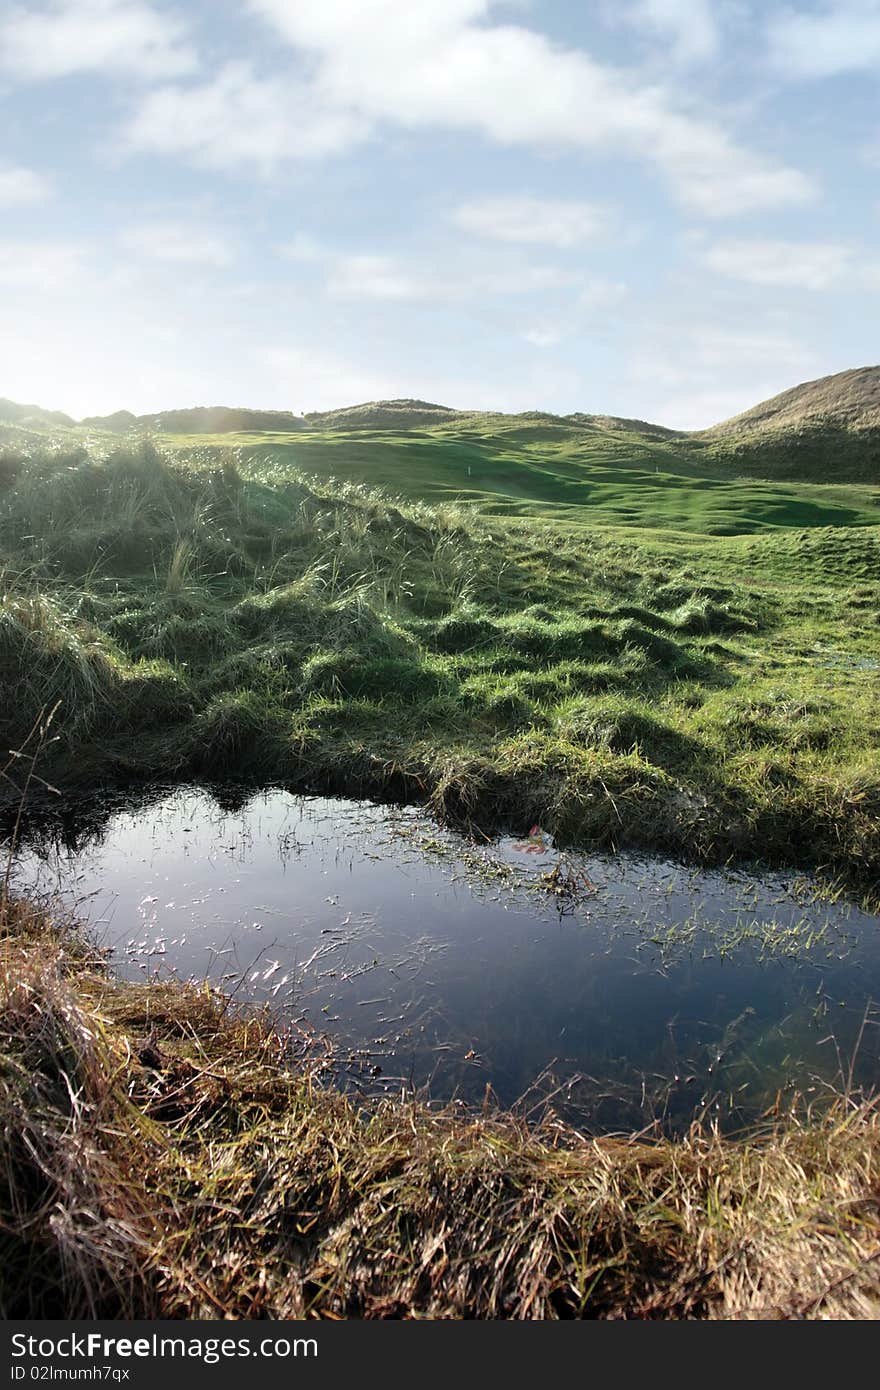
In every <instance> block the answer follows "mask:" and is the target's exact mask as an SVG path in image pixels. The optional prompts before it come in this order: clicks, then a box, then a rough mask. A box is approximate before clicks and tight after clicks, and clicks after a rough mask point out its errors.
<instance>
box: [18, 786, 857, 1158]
mask: <svg viewBox="0 0 880 1390" xmlns="http://www.w3.org/2000/svg"><path fill="white" fill-rule="evenodd" d="M15 878H16V886H17V887H18V888H19V889H20V890H22V891H34V890H35V891H37V892H40V893H52V894H58V895H60V897H61V899H62V900H63V901H64V903H65V904H66V905H68V906H70V907H74V908H75V909H76V910H77V911H78V913H79V914H80V915H81V916H83V917H85V918H86V919H87V920H88V921H89V922H90V924H91V927H92V930H93V933H94V934H95V935H96V936H97V938H98V939H99V940H100V942H101V944H102V945H104V946H106V947H107V948H109V949H110V950H111V953H112V960H113V962H114V963H115V965H116V967H117V968H118V970H119V971H120V972H121V973H122V974H124V975H126V976H128V977H131V978H144V977H148V976H150V975H152V974H160V975H164V974H166V973H168V972H174V973H175V974H177V975H179V976H183V977H193V978H196V979H208V980H211V981H213V982H215V983H216V984H218V985H222V987H223V988H225V989H227V990H231V991H234V992H235V993H236V995H237V997H238V998H240V999H248V1000H252V1001H257V1002H263V1001H265V1002H268V1003H269V1004H270V1005H272V1006H273V1008H274V1009H275V1010H276V1011H277V1012H278V1015H279V1018H280V1019H281V1020H282V1021H283V1022H284V1023H285V1025H287V1026H289V1027H290V1028H291V1029H292V1031H293V1033H294V1034H295V1036H296V1038H297V1039H299V1040H301V1041H302V1040H304V1039H305V1040H308V1041H309V1042H310V1045H312V1046H314V1047H315V1048H316V1049H317V1050H319V1051H321V1050H324V1049H326V1050H327V1054H328V1063H327V1065H328V1071H330V1072H332V1074H333V1076H334V1077H335V1079H336V1080H337V1081H339V1082H340V1083H341V1084H343V1085H345V1086H346V1087H348V1088H351V1089H354V1090H361V1091H364V1092H365V1093H367V1092H368V1093H375V1092H389V1093H392V1094H396V1093H399V1092H400V1091H401V1090H406V1091H411V1090H413V1089H417V1090H420V1091H421V1092H422V1093H423V1094H425V1095H427V1096H429V1097H430V1098H431V1099H434V1100H437V1101H448V1100H459V1101H461V1102H462V1103H467V1104H474V1103H481V1102H482V1101H484V1100H485V1098H486V1097H487V1095H488V1096H489V1097H490V1098H494V1099H495V1100H497V1101H500V1102H501V1103H503V1104H505V1105H518V1106H519V1107H520V1109H521V1110H522V1112H523V1113H526V1114H529V1115H532V1116H537V1115H538V1114H541V1113H546V1110H547V1107H548V1106H550V1107H552V1108H553V1109H554V1110H555V1111H556V1112H558V1113H559V1114H561V1115H562V1116H563V1117H564V1118H566V1119H568V1120H572V1121H574V1122H576V1123H579V1124H582V1125H583V1126H585V1127H587V1128H589V1129H591V1130H594V1131H612V1130H619V1129H624V1130H628V1131H629V1130H632V1129H634V1128H641V1127H643V1126H645V1125H648V1124H651V1123H652V1122H659V1123H661V1124H662V1125H663V1126H664V1127H665V1128H666V1129H668V1130H670V1131H677V1130H681V1129H682V1128H683V1127H686V1126H687V1125H688V1124H689V1123H690V1122H691V1120H692V1119H693V1118H694V1117H695V1115H700V1114H702V1115H704V1116H707V1117H710V1118H717V1119H718V1121H719V1122H720V1123H721V1124H722V1125H723V1126H724V1127H725V1128H727V1129H734V1128H736V1127H737V1126H739V1125H741V1124H742V1123H745V1122H748V1121H751V1120H754V1119H755V1118H756V1117H758V1116H760V1115H761V1114H762V1113H763V1112H765V1111H766V1110H767V1109H768V1108H772V1107H774V1106H776V1105H779V1104H784V1103H786V1101H787V1099H788V1098H789V1097H790V1096H791V1095H792V1094H794V1093H795V1092H797V1093H800V1094H806V1095H808V1096H820V1095H821V1094H822V1093H823V1091H825V1090H826V1089H827V1087H828V1086H840V1085H841V1084H844V1085H853V1086H868V1087H870V1086H873V1085H874V1084H875V1082H876V1081H877V1079H878V1077H880V1029H878V1027H877V1023H876V1021H875V1020H876V1019H877V1018H878V1017H880V1015H876V1014H875V1010H874V1001H880V930H878V928H880V919H878V918H877V917H872V916H870V915H869V914H866V913H863V912H860V911H859V910H857V909H856V908H854V907H851V906H849V905H847V904H832V905H829V904H828V903H823V902H820V901H818V900H816V899H815V897H814V896H813V895H812V894H811V892H810V888H809V884H807V883H804V882H803V881H800V882H798V881H795V880H794V879H792V878H790V877H789V878H786V877H782V876H773V877H768V876H766V875H763V876H761V877H757V876H754V875H751V874H750V873H748V872H739V871H738V872H726V871H725V872H697V871H695V870H693V869H689V868H685V867H682V866H680V865H677V864H673V863H668V862H664V861H661V860H657V859H647V858H639V857H636V856H631V855H626V856H610V855H607V856H606V855H590V854H587V855H574V854H568V853H566V854H564V855H560V854H558V853H557V852H556V851H555V850H554V849H553V848H552V846H549V845H548V844H546V842H542V841H541V840H540V838H539V837H537V836H536V837H534V838H533V839H532V840H530V839H529V838H528V835H527V832H523V836H522V837H521V838H519V839H516V838H513V837H511V838H502V839H500V840H499V841H497V842H495V843H492V844H486V845H483V846H479V845H474V844H473V843H471V842H470V841H468V840H466V839H464V838H463V837H461V836H459V835H456V834H455V833H453V832H451V831H444V830H441V829H438V827H437V826H436V825H435V824H434V823H433V822H432V821H430V820H429V819H428V818H427V817H426V816H424V815H423V814H422V813H420V812H418V811H415V810H412V809H394V808H391V809H389V808H388V807H380V806H375V805H373V804H371V803H367V802H351V801H337V800H332V801H331V800H326V799H321V798H317V797H315V798H312V797H306V798H303V797H296V796H293V795H291V794H288V793H286V792H284V791H278V790H275V791H269V792H264V793H260V794H258V795H255V796H251V797H249V798H247V799H245V798H244V797H243V796H239V795H236V794H235V793H219V794H214V795H212V794H211V793H209V792H208V791H206V790H203V789H199V788H187V789H183V790H180V789H178V790H174V791H168V792H167V793H162V794H157V795H154V796H152V797H142V798H140V799H139V800H132V799H131V798H129V799H128V800H126V799H120V800H119V801H118V803H116V804H113V803H110V804H108V803H107V802H106V800H105V801H104V802H103V803H102V804H101V805H100V806H98V805H96V804H95V803H94V802H89V801H82V802H79V803H71V804H68V805H66V806H65V808H64V811H63V813H56V814H54V815H52V816H51V817H36V818H35V819H34V820H33V821H32V822H31V823H30V824H29V826H28V827H27V830H26V835H25V839H24V843H23V845H22V847H21V851H20V853H19V856H18V859H17V864H16V874H15Z"/></svg>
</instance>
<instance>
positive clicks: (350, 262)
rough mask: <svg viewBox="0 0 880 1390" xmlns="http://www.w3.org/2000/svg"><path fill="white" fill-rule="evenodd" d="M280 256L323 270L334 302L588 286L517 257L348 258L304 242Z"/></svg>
mask: <svg viewBox="0 0 880 1390" xmlns="http://www.w3.org/2000/svg"><path fill="white" fill-rule="evenodd" d="M281 254H282V255H283V256H285V257H286V258H287V259H289V260H292V261H293V262H294V263H298V264H300V265H302V266H314V267H316V268H318V271H319V273H320V274H321V275H322V278H323V281H324V284H325V286H326V289H327V292H328V294H329V295H330V296H331V297H332V298H334V299H365V300H366V299H377V300H389V301H394V300H398V301H406V300H408V301H410V302H418V303H422V304H454V303H457V304H462V303H464V304H473V303H482V302H485V301H488V300H490V299H494V298H505V297H507V296H521V295H528V294H541V293H545V292H549V291H553V290H561V289H566V288H572V287H575V288H576V287H578V286H581V285H584V277H583V275H582V273H581V272H580V271H578V270H572V269H568V268H566V267H562V266H554V265H540V264H536V265H533V264H530V263H529V262H527V261H523V260H522V259H520V258H519V257H517V256H514V257H510V256H508V257H505V258H504V259H503V260H499V259H497V258H496V259H494V260H492V261H491V262H486V261H485V260H483V259H477V260H464V261H462V260H461V259H460V258H459V260H457V261H456V262H454V263H449V262H447V261H446V260H445V259H442V258H436V257H435V258H433V259H432V258H430V257H423V258H420V259H413V258H409V257H401V256H389V255H377V254H357V253H355V254H349V253H347V252H340V251H337V250H332V249H330V248H322V247H321V246H319V245H318V243H317V242H314V241H312V240H311V239H310V238H303V237H297V238H295V239H294V240H293V242H291V243H289V244H288V245H287V246H283V247H282V248H281Z"/></svg>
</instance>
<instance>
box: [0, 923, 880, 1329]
mask: <svg viewBox="0 0 880 1390" xmlns="http://www.w3.org/2000/svg"><path fill="white" fill-rule="evenodd" d="M0 933H2V946H0V952H2V955H0V958H2V973H0V1312H2V1314H3V1315H4V1316H6V1317H11V1316H17V1317H29V1316H30V1317H32V1316H54V1317H77V1316H96V1315H102V1316H110V1317H114V1316H115V1317H129V1318H131V1317H144V1316H158V1317H171V1318H179V1317H204V1316H208V1317H232V1318H236V1317H237V1318H253V1317H272V1318H285V1317H294V1318H299V1317H325V1316H326V1317H334V1318H338V1317H401V1318H406V1317H434V1318H513V1319H547V1318H551V1319H552V1318H577V1317H588V1318H589V1317H592V1318H713V1319H718V1318H722V1319H730V1318H773V1319H778V1318H795V1319H801V1318H832V1319H849V1318H870V1317H876V1316H877V1315H878V1313H880V1210H878V1197H877V1194H878V1179H880V1116H878V1111H877V1108H876V1106H875V1105H874V1104H873V1103H871V1102H870V1101H867V1100H860V1099H858V1098H857V1097H854V1096H838V1097H836V1098H833V1099H830V1100H829V1101H828V1102H827V1103H826V1104H825V1105H824V1106H823V1107H822V1108H819V1107H818V1106H817V1107H814V1108H813V1110H812V1111H806V1110H801V1109H798V1108H796V1107H793V1108H791V1109H790V1110H788V1111H786V1112H785V1113H778V1114H774V1115H772V1116H768V1118H767V1120H766V1122H765V1124H764V1125H763V1126H762V1127H761V1128H760V1129H759V1130H757V1131H755V1132H752V1133H749V1134H745V1135H742V1136H740V1137H738V1138H732V1139H726V1138H722V1137H721V1136H720V1135H719V1134H718V1133H717V1132H715V1131H713V1130H711V1129H707V1128H704V1127H700V1126H696V1125H695V1126H694V1128H693V1129H692V1130H691V1131H690V1133H689V1134H688V1135H687V1136H686V1137H685V1138H684V1139H682V1140H678V1141H672V1140H664V1139H659V1138H658V1139H654V1140H651V1139H649V1138H647V1137H645V1136H641V1137H639V1136H635V1137H632V1138H605V1139H589V1138H585V1137H583V1136H581V1135H578V1134H576V1133H574V1132H573V1131H571V1130H569V1129H567V1128H565V1127H564V1126H563V1125H561V1124H560V1123H558V1122H556V1121H555V1120H554V1119H553V1117H552V1115H551V1116H549V1117H548V1118H547V1119H546V1120H545V1121H544V1124H543V1126H542V1127H541V1129H539V1130H538V1131H537V1132H534V1131H531V1130H529V1129H528V1128H527V1127H526V1126H525V1124H524V1123H522V1122H521V1121H519V1120H517V1119H516V1118H514V1117H513V1116H511V1115H509V1114H507V1115H505V1114H500V1113H495V1112H493V1111H491V1109H488V1108H487V1109H486V1110H485V1112H484V1113H482V1114H479V1115H475V1114H472V1113H462V1112H458V1111H456V1110H454V1109H445V1110H442V1111H437V1110H433V1109H431V1108H429V1107H427V1106H425V1105H423V1104H420V1103H418V1102H414V1101H411V1100H404V1099H400V1100H396V1101H395V1100H386V1101H383V1102H381V1103H379V1102H377V1103H375V1104H369V1105H367V1104H364V1103H359V1104H354V1103H353V1102H352V1101H351V1100H350V1099H348V1098H346V1097H345V1096H343V1095H340V1094H338V1093H335V1092H333V1091H328V1090H326V1089H324V1088H322V1086H321V1085H320V1084H319V1080H318V1072H319V1068H320V1062H321V1059H320V1058H315V1057H314V1056H313V1055H312V1053H311V1051H310V1049H309V1047H307V1046H305V1045H304V1044H303V1040H301V1039H300V1040H297V1039H292V1038H289V1037H287V1038H285V1037H282V1036H280V1035H279V1034H278V1033H276V1032H274V1031H273V1029H272V1027H271V1026H270V1024H269V1021H268V1020H267V1019H266V1018H265V1017H253V1016H249V1015H247V1014H244V1013H239V1012H236V1011H235V1010H234V1009H233V1008H232V1007H231V1006H230V1004H229V1001H228V1000H225V999H223V998H222V997H220V996H219V995H217V994H215V993H212V992H210V991H207V990H206V989H200V990H197V989H194V988H191V987H184V986H181V985H177V984H173V983H168V984H162V985H159V984H155V983H154V984H150V985H143V986H134V985H127V984H124V983H116V982H113V981H111V980H110V979H109V978H108V977H107V976H106V975H105V973H104V972H103V970H102V968H101V963H100V961H99V960H98V959H96V958H95V957H94V956H93V955H92V954H91V953H90V952H89V950H88V948H87V946H86V944H85V943H84V941H83V940H82V939H81V938H80V937H79V936H78V935H77V934H76V933H75V932H71V931H70V930H69V929H64V930H62V929H60V928H58V927H56V926H55V925H54V924H53V923H52V922H51V921H50V920H49V919H48V918H47V917H46V916H45V915H43V914H41V913H40V912H38V911H36V910H35V909H32V908H28V907H27V906H24V905H20V904H9V903H7V904H6V906H5V907H4V909H3V913H2V921H0ZM310 1057H311V1060H310Z"/></svg>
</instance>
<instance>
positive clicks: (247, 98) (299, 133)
mask: <svg viewBox="0 0 880 1390" xmlns="http://www.w3.org/2000/svg"><path fill="white" fill-rule="evenodd" d="M366 133H367V130H366V127H365V123H364V121H363V120H362V119H361V118H359V117H357V116H356V115H353V114H352V113H350V112H348V111H346V110H344V109H341V108H336V107H331V106H328V105H327V104H326V103H322V102H321V101H320V99H319V97H318V96H317V95H316V94H315V92H314V91H313V90H312V89H311V88H310V87H309V86H308V85H307V84H306V83H305V82H301V81H298V80H296V79H294V78H290V79H282V78H269V77H266V76H263V75H259V74H258V73H257V72H256V71H255V69H254V68H253V66H252V65H251V64H249V63H245V62H235V63H229V64H228V65H227V66H225V67H224V68H222V69H221V70H220V72H218V73H217V74H216V75H215V76H214V77H212V78H210V79H209V80H208V81H206V82H200V83H197V84H196V85H194V86H186V87H184V86H173V85H165V86H162V87H159V88H157V89H155V90H154V91H151V92H149V93H148V94H147V95H146V96H145V97H144V99H143V100H142V102H141V103H140V104H139V106H138V108H137V110H136V112H135V113H134V115H133V117H132V119H131V120H130V121H129V123H128V125H127V127H126V129H125V131H124V133H123V137H122V145H123V148H124V149H127V150H129V151H146V152H150V153H153V154H166V155H183V156H185V157H187V158H189V159H191V160H192V161H193V163H195V164H198V165H201V166H202V167H204V168H207V169H242V168H244V169H245V170H249V171H251V172H256V173H259V174H262V175H263V176H268V175H271V174H272V173H274V172H275V171H277V169H278V166H279V164H281V163H283V162H284V161H286V160H295V159H307V160H314V159H323V158H325V157H326V156H327V155H332V154H341V153H343V152H344V151H347V150H350V149H351V148H352V147H353V146H354V145H356V144H357V143H358V142H359V141H360V140H362V139H363V138H364V136H365V135H366Z"/></svg>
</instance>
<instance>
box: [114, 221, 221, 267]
mask: <svg viewBox="0 0 880 1390" xmlns="http://www.w3.org/2000/svg"><path fill="white" fill-rule="evenodd" d="M122 244H123V246H125V247H126V249H127V250H129V251H132V252H134V253H135V255H138V256H143V257H145V258H146V259H147V260H153V261H167V262H172V263H178V264H184V265H187V264H188V265H210V266H215V267H222V266H227V265H229V264H230V263H231V261H232V259H233V253H232V248H231V246H230V245H229V243H228V242H227V241H226V240H225V239H224V238H223V237H222V236H218V235H217V233H216V232H211V231H205V230H204V229H203V228H200V227H191V226H187V225H186V224H185V223H181V222H151V223H150V222H148V223H145V224H144V225H142V226H138V227H132V228H130V229H129V230H128V231H126V232H124V233H123V235H122Z"/></svg>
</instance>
